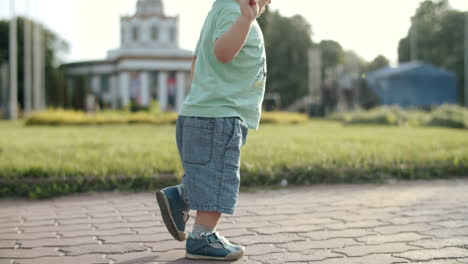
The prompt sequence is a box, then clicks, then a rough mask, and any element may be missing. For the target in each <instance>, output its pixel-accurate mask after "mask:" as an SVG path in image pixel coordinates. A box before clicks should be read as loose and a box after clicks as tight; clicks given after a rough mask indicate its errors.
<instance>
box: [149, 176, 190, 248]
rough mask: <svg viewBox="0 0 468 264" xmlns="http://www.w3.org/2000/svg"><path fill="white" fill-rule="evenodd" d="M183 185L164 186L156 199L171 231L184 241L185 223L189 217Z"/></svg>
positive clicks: (157, 193) (165, 222)
mask: <svg viewBox="0 0 468 264" xmlns="http://www.w3.org/2000/svg"><path fill="white" fill-rule="evenodd" d="M182 193H183V187H182V186H181V185H177V186H172V187H167V188H164V189H162V190H160V191H158V192H156V200H157V201H158V204H159V209H160V210H161V216H162V218H163V221H164V224H165V225H166V228H167V230H168V231H169V233H170V234H171V235H172V236H173V237H174V238H175V239H177V240H179V241H184V240H185V239H186V238H187V236H186V234H185V224H186V223H187V221H188V219H189V217H190V216H189V214H188V211H189V209H188V204H187V202H186V201H185V199H184V197H183V195H182Z"/></svg>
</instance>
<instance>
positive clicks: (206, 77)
mask: <svg viewBox="0 0 468 264" xmlns="http://www.w3.org/2000/svg"><path fill="white" fill-rule="evenodd" d="M270 2H271V0H216V1H215V2H214V4H213V7H212V9H211V11H210V12H209V13H208V16H207V18H206V20H205V23H204V25H203V29H202V31H201V34H200V38H199V40H198V43H197V47H196V49H195V54H194V57H193V61H192V87H191V89H190V92H189V93H188V95H187V97H186V99H185V100H184V103H183V106H182V109H181V110H180V112H179V116H178V119H177V124H176V139H177V148H178V151H179V154H180V158H181V161H182V165H183V167H184V171H185V174H184V176H183V178H182V184H180V185H177V186H172V187H167V188H164V189H163V190H160V191H158V192H157V193H156V198H157V201H158V204H159V207H160V210H161V215H162V218H163V221H164V224H165V225H166V227H167V229H168V231H169V233H170V234H171V235H172V236H173V237H174V238H175V239H177V240H179V241H184V240H187V241H186V257H187V258H189V259H209V260H236V259H239V258H240V257H242V256H243V255H244V250H245V248H244V247H243V246H240V245H235V244H232V243H230V242H229V241H228V240H227V239H226V238H224V237H223V236H222V235H220V234H219V233H218V232H216V227H217V225H218V221H219V219H220V217H221V214H231V215H232V214H234V210H235V207H236V205H237V200H238V196H239V185H240V173H239V169H240V157H241V153H240V150H241V148H242V146H244V144H245V142H246V139H247V134H248V130H249V129H254V130H257V129H258V126H259V122H260V115H261V106H262V101H263V97H264V94H265V81H266V72H267V71H266V57H265V46H264V41H263V34H262V31H261V29H260V27H259V25H258V23H257V21H256V19H257V18H258V17H259V16H260V15H261V14H262V13H263V12H264V11H265V8H266V5H268V4H269V3H270ZM189 210H196V211H197V213H196V219H195V224H194V227H193V230H192V232H190V233H188V234H186V233H185V225H186V222H187V220H188V218H189V215H188V211H189Z"/></svg>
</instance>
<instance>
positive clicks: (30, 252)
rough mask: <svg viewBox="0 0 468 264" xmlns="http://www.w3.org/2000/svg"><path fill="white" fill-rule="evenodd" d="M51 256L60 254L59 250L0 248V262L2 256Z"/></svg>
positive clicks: (20, 257)
mask: <svg viewBox="0 0 468 264" xmlns="http://www.w3.org/2000/svg"><path fill="white" fill-rule="evenodd" d="M53 256H60V252H59V251H57V249H56V248H44V247H38V248H33V249H0V263H1V259H2V258H9V259H23V258H39V257H53Z"/></svg>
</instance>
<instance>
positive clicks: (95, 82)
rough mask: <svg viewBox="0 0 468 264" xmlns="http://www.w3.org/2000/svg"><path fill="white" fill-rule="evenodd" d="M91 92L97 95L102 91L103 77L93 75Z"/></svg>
mask: <svg viewBox="0 0 468 264" xmlns="http://www.w3.org/2000/svg"><path fill="white" fill-rule="evenodd" d="M91 91H92V92H93V93H94V94H95V95H96V94H99V92H100V91H101V76H99V75H93V76H92V77H91Z"/></svg>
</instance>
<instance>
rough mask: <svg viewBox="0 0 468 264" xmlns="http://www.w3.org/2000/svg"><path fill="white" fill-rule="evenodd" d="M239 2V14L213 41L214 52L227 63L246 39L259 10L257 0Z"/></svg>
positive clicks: (219, 59) (241, 0)
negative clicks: (228, 27)
mask: <svg viewBox="0 0 468 264" xmlns="http://www.w3.org/2000/svg"><path fill="white" fill-rule="evenodd" d="M239 4H240V7H241V16H239V18H238V19H237V20H236V22H235V23H234V24H233V25H232V27H231V28H230V29H229V30H228V31H226V33H224V34H223V35H222V36H221V37H219V38H218V39H217V40H216V42H215V47H214V53H215V56H216V58H217V59H218V61H220V62H221V63H229V62H231V61H232V60H233V59H234V58H235V57H236V56H237V54H238V53H239V51H240V50H241V48H242V46H243V45H244V43H245V41H246V39H247V36H248V34H249V31H250V26H251V24H252V22H253V21H254V20H255V19H256V18H257V16H258V14H259V12H260V8H259V6H258V0H239Z"/></svg>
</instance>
